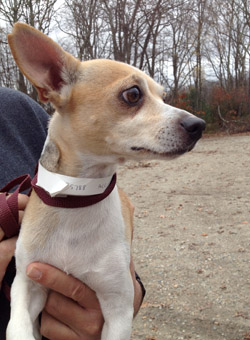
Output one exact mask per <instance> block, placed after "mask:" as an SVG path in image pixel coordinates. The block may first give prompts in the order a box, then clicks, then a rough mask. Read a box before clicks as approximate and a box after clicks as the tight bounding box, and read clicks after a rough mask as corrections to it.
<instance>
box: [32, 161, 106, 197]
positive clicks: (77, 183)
mask: <svg viewBox="0 0 250 340" xmlns="http://www.w3.org/2000/svg"><path fill="white" fill-rule="evenodd" d="M112 177H113V176H109V177H104V178H78V177H71V176H64V175H61V174H57V173H54V172H50V171H48V170H46V169H45V168H44V167H43V166H42V165H41V164H40V163H39V166H38V174H37V183H36V185H38V186H39V187H41V188H43V189H44V190H46V191H47V192H48V193H49V194H50V196H51V197H55V196H67V195H71V196H91V195H98V194H102V193H103V192H104V191H105V190H106V189H107V187H108V186H109V184H110V182H111V179H112Z"/></svg>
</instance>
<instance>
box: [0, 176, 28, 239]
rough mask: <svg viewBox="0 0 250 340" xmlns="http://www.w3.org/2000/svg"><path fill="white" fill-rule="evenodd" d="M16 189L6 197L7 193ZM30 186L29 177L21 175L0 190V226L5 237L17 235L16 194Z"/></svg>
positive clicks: (18, 227)
mask: <svg viewBox="0 0 250 340" xmlns="http://www.w3.org/2000/svg"><path fill="white" fill-rule="evenodd" d="M17 185H18V187H17V189H16V190H15V191H14V193H13V194H11V195H10V196H9V197H8V198H7V193H8V192H9V191H10V190H11V189H13V188H15V187H16V186H17ZM30 187H31V177H30V176H29V175H22V176H20V177H17V178H15V179H14V180H12V181H11V182H9V183H8V184H7V185H5V186H4V187H3V188H2V189H1V190H0V192H1V193H2V194H1V195H0V227H1V228H2V229H3V231H4V234H5V236H6V237H7V238H9V237H12V236H14V235H17V234H18V232H19V229H20V226H19V222H18V194H19V193H20V192H22V191H24V190H27V189H29V188H30Z"/></svg>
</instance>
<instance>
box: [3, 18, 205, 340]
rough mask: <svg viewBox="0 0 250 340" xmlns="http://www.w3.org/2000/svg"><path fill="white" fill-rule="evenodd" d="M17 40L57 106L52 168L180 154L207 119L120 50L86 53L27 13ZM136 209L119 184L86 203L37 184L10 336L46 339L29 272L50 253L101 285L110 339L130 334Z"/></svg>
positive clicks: (85, 170)
mask: <svg viewBox="0 0 250 340" xmlns="http://www.w3.org/2000/svg"><path fill="white" fill-rule="evenodd" d="M9 44H10V47H11V50H12V53H13V56H14V58H15V60H16V62H17V64H18V66H19V68H20V70H21V71H22V72H23V73H24V74H25V75H26V77H27V78H28V79H29V80H30V81H31V82H32V84H33V85H34V86H35V87H36V89H37V91H38V94H39V98H40V100H41V101H43V102H47V101H50V102H51V103H52V105H53V106H54V107H55V110H56V111H55V113H54V115H53V117H52V119H51V120H50V123H49V130H48V137H47V140H46V144H45V147H44V150H43V153H42V156H41V159H40V162H41V164H42V165H43V166H44V167H45V168H46V169H47V170H49V171H51V172H55V173H59V174H63V175H67V176H74V177H85V178H101V177H107V176H111V175H113V174H114V173H115V172H116V169H117V166H118V165H119V164H123V163H124V162H125V161H126V160H128V159H134V160H142V159H155V158H157V159H173V158H174V157H176V156H178V155H180V154H182V153H184V152H186V151H189V150H191V149H192V148H193V146H194V145H195V143H196V141H197V140H198V139H199V138H200V137H201V133H202V130H203V129H204V127H205V124H204V122H203V121H202V120H200V119H198V118H195V117H194V116H192V115H191V114H189V113H188V112H185V111H182V110H179V109H177V108H174V107H171V106H169V105H167V104H165V103H164V91H163V88H162V87H161V86H160V85H158V84H157V83H156V82H154V81H153V80H152V79H151V78H150V77H148V76H147V75H146V74H144V73H143V72H142V71H140V70H138V69H136V68H134V67H131V66H129V65H126V64H123V63H120V62H115V61H111V60H93V61H86V62H80V61H79V60H77V59H75V58H74V57H73V56H71V55H70V54H68V53H67V52H65V51H64V50H63V49H62V48H61V47H60V46H59V45H57V44H56V43H55V42H53V41H52V40H51V39H50V38H48V37H47V36H45V35H44V34H42V33H40V32H39V31H37V30H35V29H34V28H31V27H30V26H27V25H25V24H21V23H18V24H16V25H15V26H14V29H13V32H12V34H10V35H9ZM6 114H7V113H6ZM132 215H133V208H132V205H131V204H130V202H129V200H128V198H127V197H126V195H125V194H124V193H122V192H121V191H120V190H118V189H117V187H115V189H114V190H113V191H112V193H111V194H110V195H109V196H108V197H107V198H106V199H104V200H103V201H101V202H99V203H97V204H95V205H92V206H90V207H86V208H79V209H63V208H55V207H51V206H47V205H45V204H44V203H43V202H42V201H41V200H40V199H39V198H38V196H37V195H36V193H35V192H34V191H33V192H32V194H31V197H30V200H29V203H28V206H27V208H26V212H25V216H24V219H23V223H22V227H21V232H20V235H19V238H18V241H17V247H16V253H15V255H16V267H17V274H16V277H15V280H14V283H13V286H12V289H11V319H10V322H9V325H8V329H7V339H8V340H34V339H40V334H39V328H38V315H39V313H40V312H41V311H42V309H43V307H44V305H45V302H46V297H47V293H48V292H47V291H46V290H45V289H44V288H42V287H41V286H40V285H39V284H36V283H34V282H32V281H31V280H30V279H29V278H28V277H27V276H26V267H27V265H28V264H30V263H31V262H33V261H41V262H45V263H49V264H51V265H54V266H56V267H58V268H60V269H61V270H63V271H65V272H66V273H69V274H72V275H73V276H74V277H76V278H78V279H80V280H81V281H83V282H84V283H86V284H87V285H88V286H89V287H91V288H92V289H93V290H94V291H95V292H96V294H97V297H98V299H99V302H100V305H101V309H102V313H103V316H104V320H105V323H104V327H103V330H102V337H101V339H102V340H128V339H129V338H130V333H131V325H132V318H133V296H134V294H133V283H132V279H131V274H130V270H129V263H130V256H131V254H130V244H131V239H132Z"/></svg>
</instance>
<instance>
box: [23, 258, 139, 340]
mask: <svg viewBox="0 0 250 340" xmlns="http://www.w3.org/2000/svg"><path fill="white" fill-rule="evenodd" d="M130 269H131V273H132V278H133V282H134V290H135V299H134V310H135V314H136V313H137V312H138V310H139V308H140V304H141V299H142V291H141V286H140V284H139V283H138V282H137V281H136V279H135V275H134V266H133V262H132V261H131V265H130ZM35 270H36V271H35ZM32 274H36V275H35V276H32ZM27 275H28V276H29V277H30V278H31V279H33V280H34V281H36V282H39V283H40V284H42V285H43V286H45V287H46V288H49V289H50V290H51V291H50V293H49V297H48V300H47V303H46V306H45V309H44V311H43V313H42V322H41V333H42V335H43V336H45V337H47V338H48V339H51V340H59V339H60V340H64V339H65V340H66V339H67V340H80V339H81V340H100V338H101V331H102V326H103V323H104V319H103V316H102V311H101V308H100V305H99V302H98V299H97V297H96V294H95V292H94V291H93V290H91V289H90V288H89V287H87V286H86V285H85V284H83V283H82V282H81V281H79V280H77V279H75V278H74V277H72V276H71V275H67V274H65V273H64V272H62V271H60V270H59V269H57V268H55V267H52V266H50V265H48V264H43V263H38V262H36V263H32V264H30V265H29V266H28V267H27Z"/></svg>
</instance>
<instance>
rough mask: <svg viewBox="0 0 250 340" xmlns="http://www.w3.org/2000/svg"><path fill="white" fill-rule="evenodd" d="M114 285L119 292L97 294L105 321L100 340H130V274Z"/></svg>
mask: <svg viewBox="0 0 250 340" xmlns="http://www.w3.org/2000/svg"><path fill="white" fill-rule="evenodd" d="M116 284H117V285H119V288H120V289H119V290H120V291H118V290H116V293H114V292H105V293H104V294H98V299H99V302H100V305H101V309H102V313H103V316H104V320H105V323H104V326H103V330H102V337H101V340H129V339H130V335H131V330H132V321H133V314H134V308H133V301H134V286H133V282H132V279H131V275H130V273H128V276H127V278H126V280H124V281H123V282H121V281H119V282H116ZM104 285H105V283H104ZM116 288H118V287H116Z"/></svg>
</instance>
